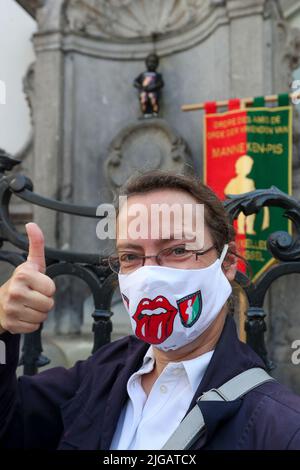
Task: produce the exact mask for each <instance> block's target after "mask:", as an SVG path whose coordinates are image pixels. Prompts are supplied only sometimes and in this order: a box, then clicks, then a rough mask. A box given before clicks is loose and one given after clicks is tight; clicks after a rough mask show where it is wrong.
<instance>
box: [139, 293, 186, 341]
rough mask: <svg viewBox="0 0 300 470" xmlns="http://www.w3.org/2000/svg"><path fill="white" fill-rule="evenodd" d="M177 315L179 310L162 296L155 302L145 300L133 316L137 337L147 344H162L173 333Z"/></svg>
mask: <svg viewBox="0 0 300 470" xmlns="http://www.w3.org/2000/svg"><path fill="white" fill-rule="evenodd" d="M176 314H177V308H175V307H173V305H171V304H170V302H169V301H168V300H167V299H166V298H165V297H164V296H162V295H158V296H157V297H155V299H153V300H151V299H148V298H143V299H142V300H141V301H140V302H139V304H138V306H137V309H136V312H135V314H134V315H133V319H134V320H135V321H136V331H135V334H136V336H137V337H138V338H140V339H141V340H143V341H145V342H147V343H151V344H160V343H162V342H163V341H165V340H166V339H167V338H168V337H169V336H170V335H171V334H172V332H173V324H174V319H175V316H176Z"/></svg>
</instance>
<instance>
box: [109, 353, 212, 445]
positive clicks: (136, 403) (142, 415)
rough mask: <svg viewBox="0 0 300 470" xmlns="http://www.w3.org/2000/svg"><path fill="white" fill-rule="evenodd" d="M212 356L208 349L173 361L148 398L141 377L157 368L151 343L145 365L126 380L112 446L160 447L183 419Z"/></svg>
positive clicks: (156, 382)
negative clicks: (190, 356)
mask: <svg viewBox="0 0 300 470" xmlns="http://www.w3.org/2000/svg"><path fill="white" fill-rule="evenodd" d="M212 355H213V351H209V352H207V353H205V354H203V355H202V356H199V357H197V358H195V359H190V360H189V361H182V362H170V363H169V364H168V365H167V366H166V367H165V368H164V370H163V372H162V373H161V374H160V376H159V377H158V378H157V380H156V381H155V383H154V384H153V387H152V389H151V391H150V393H149V395H148V397H147V395H146V393H145V392H144V389H143V387H142V385H141V376H142V375H143V374H147V373H149V372H151V371H152V370H153V368H154V364H155V359H154V354H153V348H152V346H150V347H149V349H148V351H147V352H146V354H145V356H144V360H143V365H142V366H141V368H140V369H139V370H138V371H137V372H135V373H134V374H132V376H131V377H130V378H129V380H128V382H127V392H128V395H129V398H128V401H127V403H126V405H125V406H124V408H123V410H122V412H121V414H120V417H119V421H118V424H117V427H116V430H115V434H114V437H113V440H112V443H111V447H110V448H111V449H112V450H113V449H116V450H117V449H119V450H131V449H132V450H133V449H152V450H154V449H161V448H162V447H163V445H164V444H165V443H166V442H167V440H168V439H169V437H170V436H171V435H172V434H173V432H174V431H175V429H176V428H177V427H178V425H179V423H180V421H181V420H182V419H183V418H184V416H185V414H186V412H187V410H188V408H189V406H190V403H191V401H192V398H193V396H194V394H195V393H196V390H197V388H198V386H199V384H200V382H201V380H202V378H203V376H204V373H205V371H206V368H207V366H208V364H209V362H210V360H211V357H212Z"/></svg>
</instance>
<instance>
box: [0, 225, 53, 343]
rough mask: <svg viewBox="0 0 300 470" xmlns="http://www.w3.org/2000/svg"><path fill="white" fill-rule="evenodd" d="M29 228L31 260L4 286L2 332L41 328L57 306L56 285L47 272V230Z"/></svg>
mask: <svg viewBox="0 0 300 470" xmlns="http://www.w3.org/2000/svg"><path fill="white" fill-rule="evenodd" d="M26 231H27V235H28V239H29V251H28V257H27V261H25V263H22V264H20V265H19V266H18V267H17V268H16V269H15V271H14V272H13V274H12V276H11V278H10V279H9V280H8V281H7V282H6V283H5V284H3V285H2V286H1V288H0V334H1V333H3V332H4V331H9V332H10V333H32V332H33V331H36V330H38V329H39V327H40V324H41V323H43V322H44V321H45V320H46V319H47V314H48V312H49V310H51V308H52V307H53V305H54V300H53V296H54V293H55V284H54V282H53V280H52V279H51V278H50V277H48V276H46V275H45V270H46V262H45V251H44V236H43V232H42V231H41V229H40V228H39V226H38V225H37V224H34V223H29V224H27V225H26Z"/></svg>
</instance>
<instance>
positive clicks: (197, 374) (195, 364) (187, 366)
mask: <svg viewBox="0 0 300 470" xmlns="http://www.w3.org/2000/svg"><path fill="white" fill-rule="evenodd" d="M213 353H214V351H208V352H206V353H204V354H202V355H201V356H198V357H196V358H194V359H189V360H187V361H181V362H170V363H169V364H168V366H167V367H168V368H182V369H184V370H185V373H186V375H187V378H188V381H189V383H190V386H191V389H192V392H193V393H196V390H197V388H198V387H199V384H200V382H201V380H202V378H203V376H204V374H205V372H206V369H207V367H208V364H209V362H210V360H211V358H212V355H213ZM150 362H151V363H152V365H153V366H154V363H155V357H154V351H153V347H152V345H151V346H150V347H149V348H148V350H147V351H146V354H145V355H144V358H143V365H142V367H144V366H145V365H146V364H150Z"/></svg>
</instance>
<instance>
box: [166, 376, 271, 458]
mask: <svg viewBox="0 0 300 470" xmlns="http://www.w3.org/2000/svg"><path fill="white" fill-rule="evenodd" d="M272 380H274V379H273V377H271V376H270V375H269V374H268V373H267V372H266V371H265V370H263V369H261V368H259V367H254V368H253V369H248V370H245V371H244V372H242V373H241V374H238V375H237V376H235V377H233V378H232V379H230V380H229V381H228V382H226V383H225V384H223V385H221V387H219V388H212V389H211V390H209V391H208V392H205V393H203V395H201V396H200V397H199V398H198V399H197V402H198V401H233V400H237V399H238V398H241V397H242V396H244V395H245V394H246V393H248V392H250V390H253V389H254V388H256V387H258V386H259V385H262V384H263V383H266V382H270V381H272ZM204 432H205V422H204V418H203V415H202V413H201V410H200V408H199V406H198V405H195V406H194V408H193V409H192V410H191V411H190V412H189V413H188V415H187V416H186V417H185V418H184V419H183V420H182V421H181V423H180V424H179V426H178V428H177V429H176V430H175V431H174V433H173V434H172V435H171V437H170V438H169V439H168V441H167V442H166V444H165V445H164V446H163V448H162V450H184V449H189V448H190V447H191V445H192V444H193V443H194V442H195V441H196V440H197V439H198V438H199V437H200V436H201V434H202V433H204Z"/></svg>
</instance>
